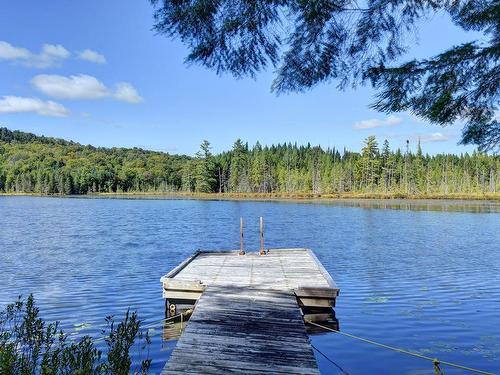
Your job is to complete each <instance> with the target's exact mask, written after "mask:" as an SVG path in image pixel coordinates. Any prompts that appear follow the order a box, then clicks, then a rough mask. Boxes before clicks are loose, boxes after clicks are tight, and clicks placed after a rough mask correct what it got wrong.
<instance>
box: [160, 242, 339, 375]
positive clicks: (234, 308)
mask: <svg viewBox="0 0 500 375" xmlns="http://www.w3.org/2000/svg"><path fill="white" fill-rule="evenodd" d="M241 254H242V253H241V252H238V251H220V252H207V251H198V252H196V253H195V254H194V255H193V256H191V257H190V258H188V259H186V260H185V261H184V262H183V263H181V264H180V265H179V266H178V267H176V268H175V269H173V270H172V271H171V272H170V273H168V274H167V275H165V276H163V277H162V278H161V283H162V287H163V297H164V298H165V300H166V302H165V303H166V315H167V317H168V316H174V315H177V314H179V313H181V312H183V311H186V310H188V309H189V310H191V309H192V310H193V313H192V315H191V317H190V319H189V322H188V323H187V326H186V328H185V330H184V332H183V333H182V335H181V337H180V339H179V341H178V342H177V345H176V347H175V349H174V350H173V352H172V355H171V357H170V359H169V361H168V362H167V363H166V365H165V367H164V369H163V371H162V374H163V375H167V374H181V373H182V374H186V373H188V374H220V373H237V374H262V373H276V374H281V373H282V374H318V373H319V371H318V368H317V364H316V360H315V357H314V353H313V350H312V347H311V345H310V343H309V337H308V334H307V331H306V327H305V324H304V320H312V321H323V320H326V319H327V318H328V316H331V315H332V314H331V313H332V311H333V310H332V308H333V307H334V306H335V301H336V298H337V296H338V294H339V289H338V288H337V286H336V285H335V283H334V281H333V280H332V278H331V277H330V275H329V274H328V272H327V271H326V270H325V269H324V267H323V266H322V264H321V263H320V262H319V260H318V259H317V258H316V256H315V255H314V253H313V252H312V251H311V250H309V249H269V250H266V251H265V252H262V251H261V252H260V253H259V252H255V253H254V252H251V253H246V254H244V255H241Z"/></svg>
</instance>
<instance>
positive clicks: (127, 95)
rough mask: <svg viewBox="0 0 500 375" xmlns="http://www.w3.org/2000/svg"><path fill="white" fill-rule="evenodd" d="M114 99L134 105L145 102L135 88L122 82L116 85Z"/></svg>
mask: <svg viewBox="0 0 500 375" xmlns="http://www.w3.org/2000/svg"><path fill="white" fill-rule="evenodd" d="M114 97H115V98H116V99H118V100H121V101H124V102H128V103H134V104H135V103H140V102H142V100H143V99H142V97H141V96H140V95H139V93H138V92H137V90H136V89H135V88H134V86H132V85H131V84H130V83H127V82H120V83H117V84H116V92H115V94H114Z"/></svg>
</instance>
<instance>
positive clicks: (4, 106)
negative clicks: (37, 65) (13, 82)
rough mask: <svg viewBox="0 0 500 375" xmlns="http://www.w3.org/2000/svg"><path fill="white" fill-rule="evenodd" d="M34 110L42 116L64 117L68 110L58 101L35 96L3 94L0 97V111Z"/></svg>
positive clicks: (19, 111)
mask: <svg viewBox="0 0 500 375" xmlns="http://www.w3.org/2000/svg"><path fill="white" fill-rule="evenodd" d="M23 112H24V113H26V112H34V113H38V114H39V115H42V116H53V117H66V116H67V115H68V114H69V111H68V110H67V109H66V108H65V107H64V106H62V105H61V104H59V103H56V102H53V101H51V100H48V101H45V100H40V99H37V98H26V97H20V96H4V97H3V98H2V99H0V113H23Z"/></svg>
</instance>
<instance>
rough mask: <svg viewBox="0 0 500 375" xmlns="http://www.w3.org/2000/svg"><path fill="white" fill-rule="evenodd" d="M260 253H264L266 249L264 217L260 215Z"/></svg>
mask: <svg viewBox="0 0 500 375" xmlns="http://www.w3.org/2000/svg"><path fill="white" fill-rule="evenodd" d="M260 255H266V250H265V249H264V219H262V216H261V217H260Z"/></svg>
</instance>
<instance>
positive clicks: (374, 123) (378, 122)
mask: <svg viewBox="0 0 500 375" xmlns="http://www.w3.org/2000/svg"><path fill="white" fill-rule="evenodd" d="M401 122H402V119H401V118H399V117H397V116H393V115H391V116H388V117H386V118H385V119H369V120H362V121H359V122H357V123H355V124H354V126H353V127H354V129H358V130H364V129H374V128H384V127H388V126H395V125H398V124H400V123H401Z"/></svg>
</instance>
